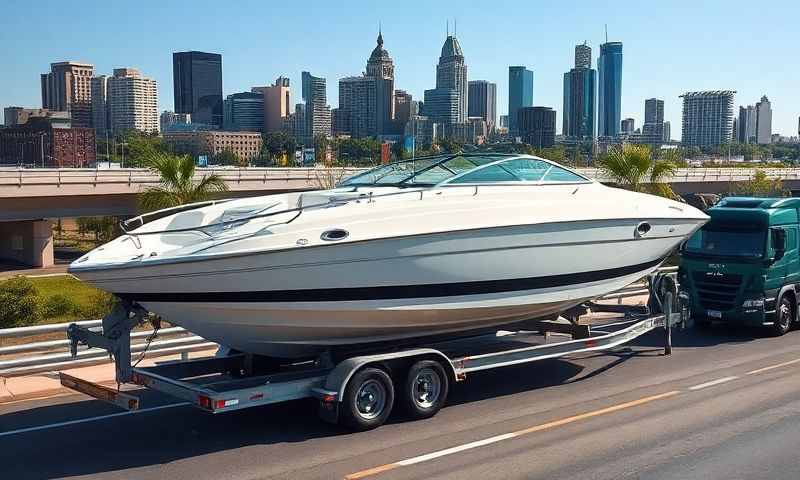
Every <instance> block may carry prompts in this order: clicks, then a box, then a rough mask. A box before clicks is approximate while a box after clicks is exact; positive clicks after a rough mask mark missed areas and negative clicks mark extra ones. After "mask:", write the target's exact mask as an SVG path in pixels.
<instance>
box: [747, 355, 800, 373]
mask: <svg viewBox="0 0 800 480" xmlns="http://www.w3.org/2000/svg"><path fill="white" fill-rule="evenodd" d="M795 363H800V358H797V359H795V360H789V361H788V362H783V363H778V364H775V365H770V366H769V367H764V368H759V369H756V370H751V371H749V372H747V373H745V375H755V374H757V373H763V372H768V371H770V370H775V369H776V368H781V367H787V366H789V365H794V364H795Z"/></svg>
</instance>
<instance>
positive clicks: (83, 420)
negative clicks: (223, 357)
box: [0, 402, 191, 437]
mask: <svg viewBox="0 0 800 480" xmlns="http://www.w3.org/2000/svg"><path fill="white" fill-rule="evenodd" d="M186 405H191V403H189V402H180V403H171V404H169V405H160V406H158V407H150V408H142V409H141V410H133V411H130V412H118V413H111V414H108V415H100V416H99V417H90V418H81V419H78V420H70V421H68V422H58V423H50V424H48V425H39V426H36V427H28V428H20V429H19V430H10V431H8V432H0V437H9V436H11V435H17V434H19V433H28V432H36V431H39V430H48V429H51V428H58V427H65V426H67V425H76V424H79V423H88V422H94V421H97V420H105V419H107V418H114V417H123V416H125V415H134V414H137V413H146V412H154V411H156V410H163V409H165V408H173V407H184V406H186Z"/></svg>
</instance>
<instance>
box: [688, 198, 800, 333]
mask: <svg viewBox="0 0 800 480" xmlns="http://www.w3.org/2000/svg"><path fill="white" fill-rule="evenodd" d="M798 209H800V198H749V197H729V198H725V199H723V200H722V201H721V202H720V203H719V204H718V205H717V206H715V207H713V208H711V209H709V210H708V212H707V213H708V215H709V216H710V217H711V219H710V220H709V222H708V223H706V224H705V225H704V226H703V227H702V228H701V229H700V230H698V231H697V232H696V233H695V234H694V235H693V236H691V237H690V238H689V239H688V240H687V241H686V242H685V243H684V245H683V246H682V248H681V263H680V268H679V270H678V279H679V282H680V284H681V287H682V288H683V290H684V291H685V292H686V294H687V295H688V297H689V299H690V305H691V311H692V317H693V318H694V321H695V323H696V324H697V325H707V324H709V323H711V322H723V323H729V324H739V325H752V326H764V327H768V328H770V329H771V330H772V332H773V333H774V334H775V335H783V334H784V333H786V332H787V331H789V329H790V328H791V326H792V323H793V322H795V321H796V320H797V318H798V315H797V313H798V311H797V305H798V294H800V257H798Z"/></svg>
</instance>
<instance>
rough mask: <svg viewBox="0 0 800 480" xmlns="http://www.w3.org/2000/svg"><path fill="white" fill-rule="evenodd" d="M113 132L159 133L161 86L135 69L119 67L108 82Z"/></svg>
mask: <svg viewBox="0 0 800 480" xmlns="http://www.w3.org/2000/svg"><path fill="white" fill-rule="evenodd" d="M108 106H109V112H110V114H109V118H110V129H111V130H112V131H114V132H124V131H126V130H139V131H141V132H148V133H158V131H159V128H160V125H159V119H158V87H157V85H156V81H155V80H153V79H152V78H147V77H145V76H143V75H142V74H141V73H140V72H139V71H138V70H136V69H135V68H115V69H114V75H113V76H112V77H110V78H109V79H108Z"/></svg>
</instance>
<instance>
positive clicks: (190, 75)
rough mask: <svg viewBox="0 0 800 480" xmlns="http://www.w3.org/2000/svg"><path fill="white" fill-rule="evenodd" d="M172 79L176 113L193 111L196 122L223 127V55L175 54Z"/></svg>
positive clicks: (200, 53)
mask: <svg viewBox="0 0 800 480" xmlns="http://www.w3.org/2000/svg"><path fill="white" fill-rule="evenodd" d="M172 80H173V87H174V93H175V112H177V113H189V114H191V115H192V121H193V122H195V123H205V124H209V125H213V126H215V127H222V121H223V112H222V109H223V107H222V55H220V54H218V53H205V52H194V51H192V52H176V53H173V54H172Z"/></svg>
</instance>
